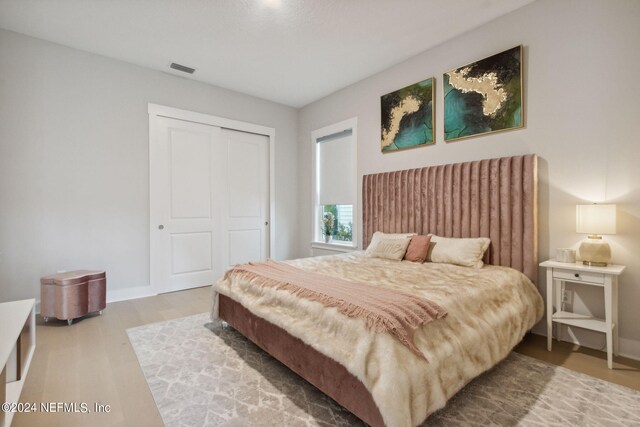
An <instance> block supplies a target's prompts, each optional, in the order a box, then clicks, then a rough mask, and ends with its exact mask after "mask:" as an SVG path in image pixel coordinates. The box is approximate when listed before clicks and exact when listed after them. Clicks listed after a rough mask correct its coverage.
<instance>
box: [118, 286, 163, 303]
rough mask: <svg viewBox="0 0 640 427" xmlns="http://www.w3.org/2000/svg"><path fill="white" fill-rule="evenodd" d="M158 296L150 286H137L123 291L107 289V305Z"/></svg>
mask: <svg viewBox="0 0 640 427" xmlns="http://www.w3.org/2000/svg"><path fill="white" fill-rule="evenodd" d="M154 295H158V294H157V292H155V291H154V290H153V289H152V288H151V286H138V287H135V288H125V289H113V290H109V289H107V303H111V302H116V301H125V300H129V299H136V298H144V297H151V296H154Z"/></svg>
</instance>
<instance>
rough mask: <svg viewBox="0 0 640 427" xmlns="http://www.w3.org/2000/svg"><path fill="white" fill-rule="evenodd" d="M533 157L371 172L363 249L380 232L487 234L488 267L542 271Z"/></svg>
mask: <svg viewBox="0 0 640 427" xmlns="http://www.w3.org/2000/svg"><path fill="white" fill-rule="evenodd" d="M537 169H538V157H537V156H536V155H535V154H529V155H525V156H514V157H502V158H499V159H487V160H478V161H473V162H467V163H455V164H449V165H440V166H429V167H424V168H420V169H409V170H403V171H396V172H385V173H377V174H371V175H365V176H364V177H363V180H362V204H363V213H362V214H363V231H364V233H363V247H365V248H366V247H367V246H368V245H369V241H370V239H371V236H372V235H373V233H374V232H376V231H378V230H380V231H383V232H386V233H410V232H414V233H418V234H428V233H431V234H436V235H438V236H443V237H489V238H490V239H491V246H490V247H489V249H488V250H487V253H486V254H485V259H484V261H485V262H486V263H488V264H494V265H502V266H507V267H512V268H514V269H516V270H520V271H522V272H523V273H524V274H525V275H527V276H528V277H529V278H530V279H531V280H532V281H533V282H534V283H536V279H537V271H538V176H537Z"/></svg>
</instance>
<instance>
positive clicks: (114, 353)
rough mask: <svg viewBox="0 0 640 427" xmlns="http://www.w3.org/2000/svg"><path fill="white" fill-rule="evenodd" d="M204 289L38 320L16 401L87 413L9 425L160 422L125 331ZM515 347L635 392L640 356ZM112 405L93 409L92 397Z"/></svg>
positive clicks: (537, 342) (18, 419)
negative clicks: (73, 317) (81, 408)
mask: <svg viewBox="0 0 640 427" xmlns="http://www.w3.org/2000/svg"><path fill="white" fill-rule="evenodd" d="M209 306H210V288H209V287H205V288H198V289H193V290H189V291H182V292H174V293H170V294H164V295H159V296H154V297H149V298H141V299H136V300H130V301H122V302H116V303H112V304H109V305H108V306H107V308H106V309H105V311H104V314H103V315H102V316H98V315H94V316H89V317H86V318H83V319H79V320H77V321H76V322H74V324H73V325H72V326H70V327H69V326H67V324H66V322H58V321H50V322H49V323H48V324H44V323H42V320H41V319H38V326H37V331H36V334H37V335H36V336H37V347H36V352H35V355H34V358H33V361H32V365H31V368H30V370H29V375H28V377H27V381H26V383H25V386H24V389H23V391H22V396H21V401H22V402H35V403H37V404H38V406H39V405H40V402H66V403H69V402H76V403H81V402H86V403H87V404H88V405H89V407H90V409H91V410H92V413H90V414H81V413H77V414H69V413H48V414H44V413H32V414H24V413H23V414H16V416H15V418H14V420H13V424H12V425H13V426H15V427H38V426H47V427H50V426H162V425H163V424H162V419H161V418H160V414H159V413H158V410H157V409H156V405H155V403H154V401H153V397H152V396H151V392H150V391H149V388H148V386H147V383H146V381H145V379H144V376H143V374H142V371H141V370H140V367H139V365H138V361H137V359H136V356H135V353H134V351H133V348H132V347H131V344H130V343H129V339H128V337H127V333H126V330H127V329H128V328H132V327H135V326H140V325H144V324H148V323H154V322H160V321H163V320H169V319H174V318H179V317H184V316H189V315H192V314H197V313H203V312H206V311H208V310H209ZM516 351H518V352H520V353H522V354H526V355H528V356H532V357H535V358H538V359H541V360H544V361H547V362H550V363H553V364H556V365H560V366H564V367H566V368H569V369H573V370H576V371H580V372H584V373H586V374H589V375H592V376H594V377H598V378H601V379H604V380H607V381H611V382H614V383H618V384H622V385H625V386H627V387H632V388H635V389H637V390H640V362H638V361H633V360H630V359H625V358H621V357H618V358H615V364H614V369H613V370H609V369H607V367H606V354H605V353H603V352H599V351H595V350H589V349H582V348H579V347H576V346H573V345H571V344H568V343H559V342H557V341H554V347H553V351H552V352H548V351H547V350H546V339H545V338H544V337H541V336H537V335H528V336H527V337H525V339H524V341H523V342H522V343H521V344H520V345H519V346H518V347H517V348H516ZM96 402H97V403H101V404H107V405H110V407H111V410H110V412H109V413H94V412H93V405H94V403H96Z"/></svg>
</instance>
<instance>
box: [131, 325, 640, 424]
mask: <svg viewBox="0 0 640 427" xmlns="http://www.w3.org/2000/svg"><path fill="white" fill-rule="evenodd" d="M127 333H128V334H129V340H130V341H131V344H132V345H133V348H134V350H135V352H136V355H137V356H138V361H139V362H140V366H141V367H142V371H143V372H144V375H145V378H146V380H147V383H148V384H149V388H150V389H151V393H152V394H153V398H154V399H155V401H156V404H157V406H158V410H159V411H160V414H161V416H162V420H163V421H164V424H165V425H166V426H167V427H174V426H175V427H177V426H184V427H196V426H198V427H199V426H238V427H240V426H301V427H303V426H364V424H363V423H362V422H361V421H360V420H358V419H357V418H356V417H355V416H353V415H351V414H350V413H349V412H348V411H346V410H345V409H343V408H342V407H341V406H340V405H338V404H337V403H335V402H334V401H333V400H331V399H330V398H328V397H327V396H325V395H324V394H323V393H322V392H320V391H318V390H317V389H316V388H315V387H313V386H312V385H310V384H309V383H307V382H306V381H305V380H303V379H302V378H300V377H299V376H297V375H296V374H295V373H293V372H291V371H290V370H289V369H288V368H287V367H285V366H284V365H282V364H281V363H280V362H278V361H277V360H275V359H273V358H272V357H271V356H269V355H268V354H266V353H265V352H264V351H262V350H261V349H260V348H259V347H257V346H256V345H254V344H253V343H251V342H250V341H248V340H247V339H246V338H244V337H243V336H242V335H240V334H239V333H238V332H236V331H235V330H233V329H232V328H231V327H227V328H222V327H221V325H220V324H219V323H213V322H211V321H210V320H209V316H208V314H206V313H203V314H198V315H195V316H189V317H184V318H181V319H175V320H169V321H166V322H160V323H154V324H151V325H145V326H140V327H137V328H132V329H129V330H128V331H127ZM426 424H428V425H429V426H470V425H482V426H485V425H493V426H638V425H640V392H638V391H635V390H632V389H629V388H626V387H622V386H618V385H616V384H612V383H609V382H606V381H602V380H599V379H597V378H593V377H590V376H588V375H584V374H580V373H577V372H573V371H570V370H568V369H565V368H562V367H558V366H554V365H549V364H547V363H544V362H541V361H539V360H536V359H532V358H530V357H527V356H523V355H520V354H517V353H511V355H510V356H509V357H507V358H506V359H505V360H504V361H503V362H502V363H500V364H499V365H498V366H496V367H495V368H494V369H492V370H490V371H489V372H486V373H485V374H483V375H481V376H480V377H478V378H476V379H475V380H474V381H472V382H471V383H470V384H469V385H467V386H466V387H465V388H464V389H462V390H461V391H460V392H459V393H458V394H457V395H456V396H454V397H453V398H452V399H451V400H450V401H449V403H448V404H447V406H446V407H445V408H444V409H442V410H441V411H439V412H437V413H435V414H433V415H431V417H429V418H428V420H427V423H426ZM426 424H425V425H426Z"/></svg>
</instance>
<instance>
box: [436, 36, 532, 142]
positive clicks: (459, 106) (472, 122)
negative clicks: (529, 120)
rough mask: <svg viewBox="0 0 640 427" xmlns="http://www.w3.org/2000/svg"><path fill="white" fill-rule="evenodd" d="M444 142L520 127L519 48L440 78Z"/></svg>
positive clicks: (520, 62)
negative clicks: (441, 82)
mask: <svg viewBox="0 0 640 427" xmlns="http://www.w3.org/2000/svg"><path fill="white" fill-rule="evenodd" d="M443 81H444V140H445V141H447V142H449V141H455V140H457V139H462V138H468V137H471V136H477V135H484V134H487V133H492V132H500V131H505V130H510V129H517V128H521V127H522V126H523V125H524V117H523V114H522V105H523V99H522V46H517V47H514V48H512V49H509V50H505V51H504V52H500V53H498V54H496V55H493V56H490V57H488V58H485V59H482V60H480V61H476V62H474V63H471V64H468V65H465V66H464V67H460V68H456V69H455V70H451V71H449V72H448V73H444V75H443Z"/></svg>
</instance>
